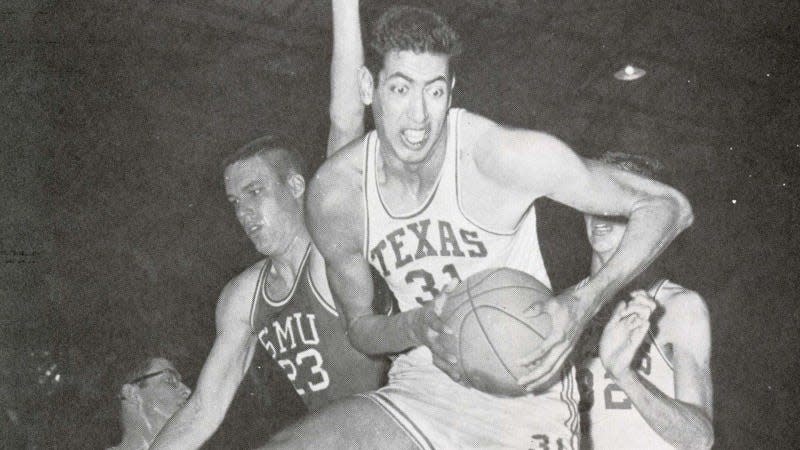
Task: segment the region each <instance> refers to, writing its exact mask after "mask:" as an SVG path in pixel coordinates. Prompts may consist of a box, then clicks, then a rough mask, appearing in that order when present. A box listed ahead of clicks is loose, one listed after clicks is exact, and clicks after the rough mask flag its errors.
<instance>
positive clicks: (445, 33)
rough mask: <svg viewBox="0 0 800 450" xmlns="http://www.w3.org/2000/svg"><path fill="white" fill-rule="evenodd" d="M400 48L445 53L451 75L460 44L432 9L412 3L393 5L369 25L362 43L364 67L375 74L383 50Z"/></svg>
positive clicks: (388, 50)
mask: <svg viewBox="0 0 800 450" xmlns="http://www.w3.org/2000/svg"><path fill="white" fill-rule="evenodd" d="M402 50H410V51H413V52H414V53H438V54H443V55H447V56H449V57H450V60H449V70H450V74H451V76H452V74H453V73H454V67H455V63H456V61H457V59H458V57H459V56H460V55H461V51H462V44H461V39H460V38H459V36H458V33H456V31H455V30H454V29H453V28H452V27H451V26H450V25H449V24H448V23H447V22H446V21H445V20H444V18H442V16H440V15H438V14H436V13H435V12H433V11H431V10H428V9H423V8H416V7H412V6H393V7H391V8H389V9H388V10H387V11H386V12H384V13H383V14H382V15H381V16H380V17H379V18H378V20H377V22H376V23H375V26H374V27H373V29H372V35H371V39H370V41H369V45H367V46H366V55H365V59H366V67H367V69H369V71H370V72H371V73H372V76H373V77H377V76H378V72H380V71H381V69H382V68H383V63H384V58H385V56H386V54H388V53H389V52H391V51H402Z"/></svg>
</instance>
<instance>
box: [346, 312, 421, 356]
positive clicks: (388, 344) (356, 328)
mask: <svg viewBox="0 0 800 450" xmlns="http://www.w3.org/2000/svg"><path fill="white" fill-rule="evenodd" d="M421 310H422V309H421V308H417V309H413V310H411V311H406V312H403V313H400V314H394V315H391V316H382V315H371V316H362V317H359V318H357V319H355V320H352V321H350V324H349V326H348V330H347V334H348V336H349V338H350V343H351V344H353V347H355V348H356V349H357V350H358V351H360V352H361V353H364V354H366V355H385V354H391V353H399V352H402V351H404V350H407V349H409V348H412V347H417V346H419V345H422V340H421V339H420V338H419V337H418V336H417V335H416V333H415V332H414V327H413V323H414V322H415V319H416V315H417V314H419V313H420V312H421Z"/></svg>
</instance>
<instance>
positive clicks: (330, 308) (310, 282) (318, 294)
mask: <svg viewBox="0 0 800 450" xmlns="http://www.w3.org/2000/svg"><path fill="white" fill-rule="evenodd" d="M306 278H307V279H308V286H309V287H310V288H311V292H312V293H313V294H314V297H316V298H317V301H318V302H319V304H320V305H322V307H323V308H325V309H326V310H327V311H328V312H329V313H331V314H333V315H334V316H336V317H339V313H338V312H336V304H335V303H333V304H330V303H328V301H327V300H326V299H325V297H324V296H323V295H322V292H320V290H319V288H317V285H316V284H314V279H313V278H312V277H311V271H310V270H306ZM331 295H333V294H331ZM331 300H333V299H331Z"/></svg>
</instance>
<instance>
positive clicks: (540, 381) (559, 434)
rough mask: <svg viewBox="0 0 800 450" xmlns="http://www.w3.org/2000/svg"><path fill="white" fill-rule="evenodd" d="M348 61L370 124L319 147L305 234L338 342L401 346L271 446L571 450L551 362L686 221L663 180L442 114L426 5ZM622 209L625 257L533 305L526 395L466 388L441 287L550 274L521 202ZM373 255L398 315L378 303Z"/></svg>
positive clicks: (448, 70)
mask: <svg viewBox="0 0 800 450" xmlns="http://www.w3.org/2000/svg"><path fill="white" fill-rule="evenodd" d="M369 50H370V51H371V53H368V56H369V57H368V58H367V66H368V68H364V69H362V71H361V73H360V82H361V91H360V95H361V99H362V101H363V102H364V103H365V104H368V105H371V106H372V110H373V114H374V119H375V124H376V127H377V130H376V131H374V132H371V133H368V134H367V135H365V136H364V137H363V138H361V139H358V140H356V141H354V142H353V143H351V144H349V145H347V146H346V147H345V148H344V149H343V150H341V151H340V152H338V153H337V154H336V155H334V156H333V157H332V158H330V159H329V160H328V161H327V162H326V163H325V164H324V165H323V166H322V168H321V169H320V170H319V171H318V172H317V175H316V176H315V178H314V179H313V180H312V183H311V185H310V187H309V196H308V198H307V207H306V209H307V211H308V215H307V221H308V223H309V231H310V232H311V233H312V237H313V239H314V241H315V242H316V244H317V246H318V248H319V249H320V252H321V253H322V254H323V256H324V257H325V259H326V262H327V270H328V279H329V280H330V283H331V288H332V291H333V294H334V298H335V299H336V301H337V305H339V306H341V310H342V311H343V312H344V315H345V319H346V321H347V327H348V335H349V338H350V341H351V342H352V343H353V345H354V346H355V347H356V348H358V349H359V350H361V351H363V352H365V353H367V354H398V353H399V355H398V356H397V357H396V359H395V361H394V363H393V365H392V369H391V371H390V374H389V384H388V385H387V386H386V387H384V388H382V389H380V390H378V391H376V392H374V393H370V394H367V395H362V396H355V397H353V398H349V399H346V400H343V401H339V402H336V403H335V404H333V405H331V406H329V407H328V408H326V409H324V410H322V411H320V412H319V413H316V414H312V415H310V416H308V417H306V419H304V420H302V421H301V422H300V423H298V424H296V425H294V426H293V427H290V428H288V429H286V430H284V432H282V433H280V434H279V435H278V436H276V437H275V438H274V439H273V441H271V443H270V446H269V448H531V447H537V448H554V449H556V448H575V447H576V445H577V439H576V436H575V435H574V433H575V427H576V426H577V423H576V419H577V417H576V412H577V411H576V409H575V408H576V405H575V403H574V395H575V380H574V377H573V376H572V374H571V372H570V371H569V370H562V365H563V362H564V361H565V359H566V357H567V356H568V354H569V353H570V351H571V349H572V348H573V346H574V344H575V341H576V340H577V336H578V335H579V334H580V331H581V330H582V328H583V326H584V325H585V324H586V323H587V321H588V320H589V319H590V318H591V317H592V315H594V313H595V312H596V311H597V310H598V309H599V308H600V306H602V305H603V304H604V303H605V302H606V301H607V300H608V299H609V298H611V297H612V296H613V295H614V294H615V293H616V291H617V289H618V288H619V287H620V286H622V285H625V284H627V282H628V281H629V280H630V279H631V278H633V277H634V276H635V275H636V274H637V273H638V272H639V271H641V270H642V269H643V268H644V267H646V266H647V265H648V264H649V263H650V262H651V261H652V260H653V259H654V258H655V257H656V256H657V255H658V253H659V252H660V251H661V250H663V248H664V247H665V246H666V245H667V244H668V243H669V242H671V241H672V239H674V237H675V236H676V235H677V234H678V233H680V232H681V231H682V230H684V229H685V228H686V227H687V226H689V224H690V223H691V221H692V213H691V208H690V206H689V204H688V201H687V200H686V199H685V198H684V197H683V196H682V195H681V194H680V193H678V192H677V191H675V190H674V189H672V188H670V187H668V186H665V185H663V184H661V183H657V182H654V181H652V180H649V179H647V178H644V177H640V176H637V175H634V174H629V173H626V172H622V171H619V170H617V169H615V168H613V167H612V166H609V165H606V164H602V163H596V162H591V161H584V160H582V159H580V158H578V157H577V156H576V155H575V154H574V153H573V152H572V151H571V150H570V149H569V148H568V147H567V146H566V145H565V144H563V143H562V142H561V141H559V140H557V139H556V138H554V137H552V136H549V135H546V134H544V133H539V132H534V131H530V130H521V129H511V128H508V127H504V126H501V125H498V124H496V123H494V122H492V121H490V120H488V119H486V118H483V117H480V116H478V115H475V114H472V113H469V112H467V111H464V110H459V109H451V108H450V102H451V92H452V89H453V85H454V83H455V78H454V70H453V66H452V63H453V62H454V58H455V57H456V56H457V55H458V53H459V51H460V43H459V40H458V36H457V35H456V34H455V32H454V31H453V30H452V29H451V28H450V27H449V26H448V25H447V24H446V23H444V21H443V20H442V19H441V18H440V17H439V16H437V15H435V14H433V13H431V12H430V11H426V10H420V9H416V8H403V7H400V8H393V9H391V10H389V11H387V12H386V13H385V14H384V15H383V16H382V17H381V18H380V19H379V20H378V22H377V24H376V27H375V32H374V36H373V39H372V42H371V45H370V48H369ZM540 196H549V197H551V198H553V199H555V200H558V201H560V202H563V203H565V204H568V205H570V206H573V207H575V208H577V209H579V210H581V211H584V212H587V213H591V214H613V215H620V216H626V217H630V225H629V227H628V230H627V233H626V236H625V238H624V239H623V242H622V244H621V245H620V248H619V251H618V252H617V253H616V255H615V256H614V257H613V258H612V259H611V260H610V261H609V262H608V264H607V265H606V266H605V267H604V268H603V269H602V270H600V271H599V272H598V273H597V274H595V276H594V277H592V278H591V279H590V280H589V281H588V282H587V283H586V284H585V285H584V286H581V287H580V288H577V289H573V290H570V291H569V292H568V293H566V294H564V295H562V296H560V297H559V298H552V299H551V300H550V301H549V302H547V303H546V305H545V306H544V307H542V308H540V310H537V311H532V312H531V314H539V313H542V312H546V313H548V314H550V315H551V317H552V319H553V322H554V329H555V330H558V331H559V332H557V333H553V336H551V337H550V338H548V340H547V341H546V342H545V344H544V345H543V348H542V349H540V350H539V351H536V352H533V353H532V354H531V355H529V357H527V358H524V359H523V360H521V361H519V362H518V363H519V364H521V365H523V366H527V367H530V372H529V374H528V375H527V376H524V377H522V378H521V379H520V380H519V382H520V384H521V385H523V386H525V387H526V388H527V389H528V390H530V391H533V390H537V392H538V395H528V396H522V397H518V398H501V397H494V396H491V395H488V394H485V393H483V392H480V391H477V390H475V389H470V388H468V387H465V386H462V385H460V384H459V383H458V382H456V381H454V380H459V379H460V378H461V374H459V373H458V371H457V370H456V369H455V367H456V363H457V361H456V359H455V356H454V351H453V348H454V345H455V338H454V336H453V335H452V331H451V330H448V329H447V328H446V327H444V326H443V324H442V322H441V320H440V319H439V318H438V316H437V314H436V310H437V309H436V308H437V305H441V301H442V298H443V294H442V292H443V288H444V286H446V285H448V284H451V283H452V282H454V281H458V280H463V279H465V278H466V277H468V276H470V275H472V274H474V273H476V272H478V271H480V270H483V269H486V268H489V267H501V266H508V267H513V268H516V269H519V270H523V271H526V272H527V273H530V274H532V275H534V276H536V277H537V278H539V279H540V280H542V281H543V282H545V283H548V279H547V274H546V271H545V269H544V267H543V264H542V258H541V255H540V251H539V247H538V242H537V237H536V229H535V215H534V214H535V212H534V210H533V208H532V203H533V201H534V200H535V199H536V198H538V197H540ZM370 264H371V265H372V266H373V267H374V268H376V269H377V270H378V271H379V272H380V273H381V274H382V275H383V276H384V278H385V279H386V281H387V283H388V284H389V286H390V288H391V289H392V290H393V292H394V294H395V296H396V297H397V298H398V302H399V304H400V308H401V310H402V311H403V312H402V313H401V314H398V315H395V316H392V317H381V316H379V315H376V314H374V313H373V312H372V310H371V309H372V308H371V306H370V305H371V303H372V297H373V289H372V286H371V283H370V282H369V278H370V277H369V276H370V268H369V267H370Z"/></svg>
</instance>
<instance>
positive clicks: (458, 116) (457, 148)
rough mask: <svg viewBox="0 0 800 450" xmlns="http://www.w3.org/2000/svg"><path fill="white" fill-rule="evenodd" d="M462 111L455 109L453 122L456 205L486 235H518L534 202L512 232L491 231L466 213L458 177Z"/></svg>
mask: <svg viewBox="0 0 800 450" xmlns="http://www.w3.org/2000/svg"><path fill="white" fill-rule="evenodd" d="M462 111H464V110H463V109H460V108H453V112H454V116H455V117H454V120H453V122H454V123H453V124H452V126H453V128H454V130H453V143H454V146H455V150H454V153H455V155H454V157H455V160H456V161H455V170H454V172H455V184H456V205H457V206H458V211H459V212H460V213H461V215H462V216H464V218H465V219H467V222H469V223H471V224H473V225H475V226H476V227H478V228H479V229H480V230H482V231H484V232H486V233H490V234H495V235H498V236H511V235H513V234H514V233H516V232H517V231H519V229H520V227H521V226H522V222H523V221H524V220H525V218H526V217H527V216H528V214H529V213H530V211H531V210H532V209H533V202H531V205H530V207H529V208H528V209H527V210H525V212H524V213H523V214H522V216H520V218H519V220H518V221H517V223H516V224H515V225H514V228H512V229H511V230H510V231H497V230H491V229H489V228H488V227H485V226H483V225H481V224H479V223H478V222H477V221H476V220H473V219H472V218H471V217H470V216H469V215H468V214H467V213H466V210H465V209H464V205H463V203H462V200H461V194H462V193H461V183H460V180H459V177H458V173H459V170H458V169H459V161H460V160H461V146H460V142H459V133H458V130H459V128H460V127H459V125H460V124H461V112H462Z"/></svg>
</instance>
